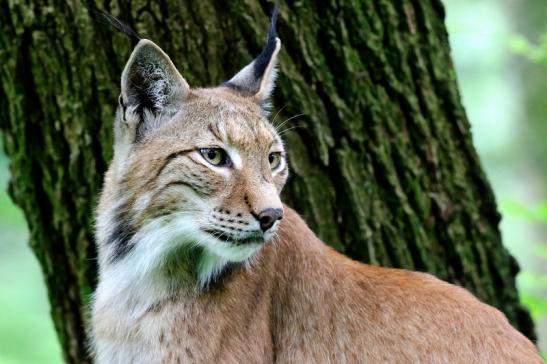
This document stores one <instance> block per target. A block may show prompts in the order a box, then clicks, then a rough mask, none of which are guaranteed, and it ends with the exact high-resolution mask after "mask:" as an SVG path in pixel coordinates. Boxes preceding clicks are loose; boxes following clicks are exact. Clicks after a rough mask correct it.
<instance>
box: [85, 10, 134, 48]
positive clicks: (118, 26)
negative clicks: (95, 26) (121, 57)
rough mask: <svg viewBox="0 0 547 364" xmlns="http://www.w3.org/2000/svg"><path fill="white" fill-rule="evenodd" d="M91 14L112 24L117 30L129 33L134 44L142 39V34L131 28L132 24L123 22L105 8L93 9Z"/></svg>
mask: <svg viewBox="0 0 547 364" xmlns="http://www.w3.org/2000/svg"><path fill="white" fill-rule="evenodd" d="M91 14H92V17H93V18H94V19H95V20H96V21H98V22H100V23H102V24H105V25H108V26H111V27H113V28H114V29H116V30H117V31H119V32H121V33H123V34H125V35H127V36H128V37H129V38H131V40H132V41H133V45H135V44H137V43H139V41H140V40H141V39H142V38H141V36H140V35H138V34H137V32H135V31H134V30H133V29H131V27H130V26H128V25H127V24H124V23H122V22H121V21H120V20H119V19H117V18H115V17H114V16H112V15H110V14H108V13H107V12H105V11H103V10H92V11H91Z"/></svg>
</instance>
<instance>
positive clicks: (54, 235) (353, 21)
mask: <svg viewBox="0 0 547 364" xmlns="http://www.w3.org/2000/svg"><path fill="white" fill-rule="evenodd" d="M279 3H280V8H281V16H280V24H279V35H280V38H281V39H282V41H283V44H284V49H283V51H282V55H281V74H280V77H279V82H278V89H277V91H276V94H275V100H274V104H275V106H276V110H279V112H278V113H276V112H275V111H274V112H273V115H276V114H278V115H276V119H277V120H276V122H280V121H281V120H285V119H289V118H293V119H292V120H290V121H287V123H286V124H284V126H283V127H282V128H283V129H285V128H286V130H287V132H286V133H284V135H285V136H286V141H287V145H288V149H289V153H290V162H291V168H292V178H291V179H290V180H289V183H288V185H287V187H286V190H285V192H284V199H285V200H286V201H287V202H289V204H291V205H292V206H293V207H295V208H296V209H297V210H298V211H299V212H300V213H301V214H302V215H303V217H304V218H305V219H306V221H307V222H308V223H309V224H310V225H311V227H312V228H313V229H314V230H315V231H316V232H317V233H318V234H319V236H320V237H321V238H322V239H323V240H325V241H326V242H328V243H330V244H332V246H334V247H335V248H337V249H339V250H340V251H343V252H345V253H346V254H348V255H350V256H352V257H353V258H355V259H359V260H362V261H364V262H370V263H372V264H381V265H386V266H394V267H405V268H409V269H413V270H421V271H428V272H432V273H434V274H435V275H437V276H438V277H440V278H442V279H445V280H449V281H451V282H454V283H457V284H459V285H462V286H464V287H466V288H468V289H469V290H471V291H472V292H473V293H475V294H476V295H477V296H478V297H479V298H480V299H482V300H484V301H486V302H488V303H490V304H492V305H494V306H496V307H498V308H500V309H501V310H502V311H503V312H505V314H506V315H507V316H508V317H509V320H510V321H511V322H512V323H513V324H514V325H515V326H516V327H517V328H518V329H519V330H521V331H522V332H523V333H524V334H525V335H527V336H528V337H533V336H534V331H533V323H532V321H531V319H530V316H529V314H528V313H527V312H526V311H525V310H524V309H523V308H522V307H521V306H520V305H519V301H518V296H517V291H516V288H515V280H514V277H515V274H516V273H517V271H518V266H517V264H516V262H515V261H514V259H512V257H511V256H509V254H508V253H507V251H506V250H505V249H504V248H503V246H502V243H501V239H500V233H499V230H498V222H499V220H500V215H499V213H498V212H497V210H496V204H495V201H494V196H493V193H492V190H491V188H490V186H489V184H488V182H487V180H486V178H485V176H484V173H483V172H482V170H481V166H480V162H479V160H478V157H477V154H476V152H475V150H474V148H473V145H472V142H471V134H470V128H469V123H468V121H467V118H466V116H465V112H464V109H463V107H462V104H461V101H460V96H459V94H458V89H457V83H456V76H455V73H454V69H453V65H452V61H451V58H450V50H449V45H448V38H447V34H446V30H445V27H444V23H443V21H444V10H443V6H442V4H441V3H440V1H439V0H400V1H393V2H389V1H383V0H368V1H345V2H338V1H332V0H331V1H324V2H322V4H321V5H319V4H318V3H316V2H315V1H311V0H303V1H299V2H294V3H293V2H291V3H285V2H284V1H279ZM96 6H97V7H100V8H101V9H104V10H106V11H108V12H111V13H113V14H114V15H115V16H118V17H120V18H121V19H122V20H124V21H125V22H127V23H128V24H129V25H130V26H132V27H133V28H135V29H136V30H137V31H138V32H139V33H141V35H142V36H144V37H145V38H150V39H152V40H154V41H155V42H156V43H158V44H159V45H160V46H161V47H162V48H163V49H165V50H166V51H167V53H168V54H170V55H171V56H172V58H173V59H174V62H175V64H176V65H177V66H178V68H179V70H180V71H181V72H182V73H183V75H184V76H185V77H186V79H187V80H188V82H189V83H190V84H191V85H195V86H206V85H214V84H218V83H220V82H221V81H224V80H225V79H226V78H227V77H229V75H231V74H233V73H234V72H235V71H236V70H238V69H239V68H241V67H242V66H243V65H245V64H247V63H248V62H249V61H250V60H251V59H252V58H253V56H255V55H257V54H258V53H259V51H260V48H261V46H262V43H263V39H264V37H265V31H266V28H267V19H268V15H269V13H270V11H271V9H272V7H273V3H272V2H267V1H251V0H231V1H223V0H200V1H180V2H179V1H166V0H163V1H158V2H150V1H144V0H139V1H131V2H129V1H127V0H119V1H118V2H113V1H96V0H87V1H85V2H83V3H81V2H79V1H74V0H71V1H68V2H64V1H59V0H18V1H15V0H14V1H9V2H7V1H6V0H2V1H1V2H0V30H1V32H0V77H1V79H0V81H1V87H0V103H1V104H0V106H1V107H0V128H1V129H2V130H3V137H4V141H5V148H6V152H7V154H8V156H9V157H10V158H11V173H12V182H11V185H10V194H11V196H12V197H13V199H14V201H15V202H16V203H17V204H18V205H19V206H20V207H21V208H22V209H23V211H24V213H25V216H26V219H27V221H28V225H29V227H30V232H31V238H30V245H31V247H32V249H33V250H34V252H35V253H36V255H37V257H38V259H39V261H40V264H41V266H42V269H43V273H44V276H45V279H46V284H47V287H48V292H49V298H50V301H51V307H52V317H53V320H54V322H55V327H56V329H57V332H58V334H59V338H60V341H61V344H62V347H63V350H64V356H65V360H66V361H67V362H68V363H88V362H89V358H87V356H86V349H85V345H86V344H85V337H86V334H85V329H84V327H85V321H86V306H87V304H88V302H89V298H90V294H91V292H92V290H93V287H94V284H95V280H96V278H95V276H96V262H95V247H94V243H93V209H94V206H95V204H96V201H97V192H98V191H99V189H100V186H101V179H102V175H103V172H104V171H105V168H106V166H107V163H108V161H109V160H110V157H111V155H112V151H111V144H112V132H111V129H112V122H113V120H114V111H115V106H116V104H117V96H118V94H119V80H120V75H121V70H122V67H123V65H124V63H125V61H126V60H127V58H128V55H129V53H130V50H131V46H130V41H129V40H128V39H126V38H125V37H124V36H123V35H120V34H116V33H115V32H113V31H111V29H108V28H107V27H105V26H104V25H101V24H100V23H96V22H93V21H92V20H90V16H89V14H90V10H91V9H92V8H94V7H96ZM290 128H294V129H292V130H289V129H290Z"/></svg>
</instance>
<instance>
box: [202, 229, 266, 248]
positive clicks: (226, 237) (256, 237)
mask: <svg viewBox="0 0 547 364" xmlns="http://www.w3.org/2000/svg"><path fill="white" fill-rule="evenodd" d="M202 231H203V232H205V233H207V234H209V235H211V236H212V237H214V238H215V239H217V240H220V241H223V242H225V243H230V244H233V245H244V244H250V243H263V242H264V237H263V236H262V234H253V235H251V236H248V237H245V238H243V239H242V238H238V237H236V236H234V235H233V234H230V233H226V232H224V231H221V230H213V229H202Z"/></svg>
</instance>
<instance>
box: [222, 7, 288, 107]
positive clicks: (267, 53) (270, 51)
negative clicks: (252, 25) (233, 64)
mask: <svg viewBox="0 0 547 364" xmlns="http://www.w3.org/2000/svg"><path fill="white" fill-rule="evenodd" d="M278 15H279V9H278V8H277V7H275V8H274V11H273V13H272V18H271V21H270V28H269V29H268V37H267V40H266V46H265V47H264V49H263V50H262V53H260V55H259V56H258V57H256V58H255V59H254V61H252V62H251V63H250V64H248V65H247V66H245V67H244V68H243V69H242V70H241V71H239V72H238V73H237V74H236V75H235V76H234V77H232V78H231V79H230V80H229V81H227V82H226V83H224V86H226V87H229V88H231V89H233V90H234V91H236V92H237V93H239V94H241V95H243V96H247V97H253V98H254V99H256V101H257V102H259V103H262V102H264V101H265V100H267V99H268V97H269V96H270V94H271V93H272V91H273V88H274V86H275V78H276V76H277V70H276V64H277V55H278V53H279V50H280V49H281V40H279V38H277V32H276V30H275V27H276V23H277V17H278Z"/></svg>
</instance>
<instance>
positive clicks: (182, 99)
mask: <svg viewBox="0 0 547 364" xmlns="http://www.w3.org/2000/svg"><path fill="white" fill-rule="evenodd" d="M273 21H274V22H275V19H273ZM279 49H280V41H279V39H278V38H276V37H275V31H274V30H273V27H271V28H270V32H269V37H268V43H267V45H266V48H265V49H264V51H263V52H262V54H261V55H260V56H259V57H258V58H257V59H255V60H254V61H253V62H252V63H251V64H250V65H248V66H247V67H245V68H244V69H243V70H241V71H240V72H239V73H238V74H237V75H236V76H234V77H233V78H232V79H231V80H230V81H228V82H227V83H225V84H223V85H222V86H219V87H216V88H210V89H190V87H189V86H188V84H187V83H186V81H185V80H184V79H183V78H182V76H181V75H180V74H179V73H178V71H177V70H176V68H175V67H174V65H173V63H172V62H171V60H170V59H169V57H168V56H167V55H166V54H165V53H164V52H163V51H162V50H161V49H160V48H159V47H158V46H156V45H155V44H154V43H152V42H151V41H148V40H140V42H139V43H138V44H137V46H136V48H135V50H134V51H133V53H132V55H131V57H130V59H129V61H128V64H127V65H126V67H125V69H124V72H123V74H122V93H121V96H120V107H119V109H118V115H117V121H116V126H115V135H116V138H115V145H114V150H115V155H114V160H113V163H112V165H111V167H110V170H109V172H108V174H107V177H106V180H105V186H104V191H103V193H102V196H101V203H100V206H99V211H98V226H97V240H98V241H99V247H100V259H101V273H102V274H108V272H109V271H111V270H121V269H122V268H120V267H122V266H123V267H125V268H124V269H127V267H128V266H130V267H131V270H132V271H134V272H138V275H140V276H142V275H145V274H154V275H156V276H169V275H174V276H176V275H177V274H190V275H191V274H194V275H195V277H196V279H197V284H198V286H199V287H204V286H206V285H207V284H208V283H209V282H210V280H211V279H213V278H214V277H215V276H217V275H218V274H219V273H221V272H222V270H223V269H224V268H225V266H226V265H227V264H229V263H242V262H247V261H249V259H250V258H251V257H252V256H253V255H254V254H255V253H256V252H258V251H259V250H260V248H261V247H262V246H263V244H264V243H266V242H267V241H268V240H269V239H270V238H271V237H272V236H273V235H274V234H275V232H276V229H277V226H278V223H279V220H280V219H281V218H282V217H283V206H282V204H281V201H280V199H279V193H280V192H281V189H282V188H283V185H284V184H285V181H286V179H287V175H288V169H287V162H286V157H285V151H284V148H283V143H282V141H281V139H280V137H279V135H278V134H277V133H276V130H275V128H274V127H273V126H272V124H271V123H270V122H269V121H268V119H267V113H266V112H265V111H264V109H263V108H262V106H261V105H263V104H264V101H265V100H266V99H267V97H268V96H269V94H270V92H271V90H272V88H273V82H274V78H275V69H274V67H275V62H276V57H277V53H278V51H279ZM118 273H119V272H118ZM173 278H175V277H173ZM175 280H176V279H175Z"/></svg>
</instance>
